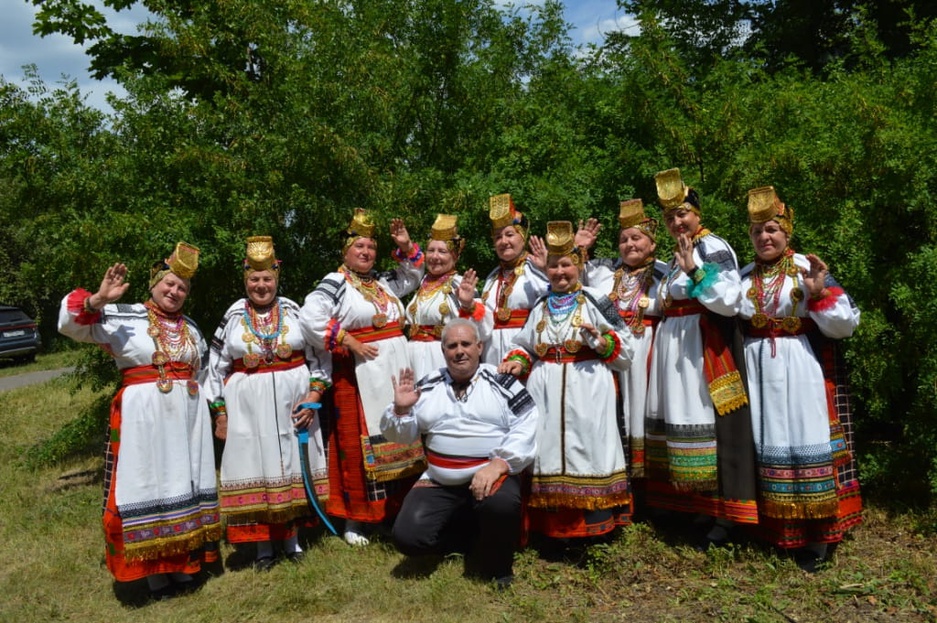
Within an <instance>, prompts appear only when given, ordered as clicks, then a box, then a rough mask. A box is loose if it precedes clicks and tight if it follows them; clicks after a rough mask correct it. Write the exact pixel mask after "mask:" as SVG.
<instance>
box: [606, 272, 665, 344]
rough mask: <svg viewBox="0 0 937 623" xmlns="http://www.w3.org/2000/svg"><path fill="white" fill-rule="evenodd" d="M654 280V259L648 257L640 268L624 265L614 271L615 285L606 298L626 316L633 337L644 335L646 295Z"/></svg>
mask: <svg viewBox="0 0 937 623" xmlns="http://www.w3.org/2000/svg"><path fill="white" fill-rule="evenodd" d="M653 280H654V258H653V257H650V258H648V260H647V261H646V262H645V263H644V264H643V265H641V266H638V267H637V268H629V267H628V266H626V265H625V264H622V265H621V267H620V268H619V269H618V270H616V271H615V283H614V285H613V286H612V292H611V294H609V295H608V298H609V299H611V300H612V301H614V302H615V303H616V304H617V305H618V309H619V310H620V311H624V312H629V313H628V314H627V318H628V321H627V324H628V327H629V328H630V329H631V332H632V333H633V334H634V335H642V334H643V333H644V329H645V327H644V312H645V311H646V310H647V308H648V305H650V304H651V299H650V298H648V296H647V294H648V292H649V291H650V287H651V282H652V281H653Z"/></svg>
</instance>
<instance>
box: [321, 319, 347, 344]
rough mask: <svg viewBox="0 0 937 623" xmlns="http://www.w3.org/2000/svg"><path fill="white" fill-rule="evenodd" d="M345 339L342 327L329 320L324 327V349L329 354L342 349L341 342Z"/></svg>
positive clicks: (336, 322)
mask: <svg viewBox="0 0 937 623" xmlns="http://www.w3.org/2000/svg"><path fill="white" fill-rule="evenodd" d="M344 339H345V330H344V329H342V325H341V324H340V323H339V322H338V320H335V319H334V318H333V319H332V320H329V324H327V325H326V327H325V348H326V349H327V350H328V351H329V352H330V353H331V352H335V351H336V350H338V349H340V348H341V347H342V341H343V340H344Z"/></svg>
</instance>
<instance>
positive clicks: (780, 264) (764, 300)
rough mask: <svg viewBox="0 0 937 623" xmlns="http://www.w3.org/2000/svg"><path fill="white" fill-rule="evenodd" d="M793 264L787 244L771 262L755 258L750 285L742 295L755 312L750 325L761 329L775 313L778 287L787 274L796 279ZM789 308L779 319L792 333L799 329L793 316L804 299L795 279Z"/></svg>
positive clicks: (796, 271) (792, 257)
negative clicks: (787, 313)
mask: <svg viewBox="0 0 937 623" xmlns="http://www.w3.org/2000/svg"><path fill="white" fill-rule="evenodd" d="M797 274H798V270H797V266H796V265H795V264H794V250H793V249H791V248H787V249H785V250H784V253H783V254H782V255H781V257H780V258H779V259H778V260H776V261H775V262H772V263H770V264H769V263H765V262H760V261H756V262H755V268H754V269H752V286H751V287H750V288H749V289H748V292H747V293H746V296H747V297H748V300H750V301H751V302H752V305H753V306H754V308H755V313H754V314H753V315H752V320H751V322H752V326H753V327H755V328H757V329H761V328H764V327H766V326H767V325H768V321H769V319H770V318H771V317H773V316H776V315H777V313H778V310H779V309H780V306H781V290H782V289H783V287H784V280H785V279H786V278H787V277H790V278H791V279H796V277H797ZM790 297H791V303H792V305H793V306H792V309H791V313H790V315H788V316H785V317H784V318H783V319H782V320H781V327H782V328H783V329H784V330H785V331H787V332H789V333H794V332H796V331H797V330H798V329H800V325H801V320H800V318H799V317H798V316H797V306H798V305H799V304H800V302H801V301H803V300H804V293H803V291H802V290H801V289H800V288H799V287H797V284H796V282H795V284H794V287H793V288H791V293H790Z"/></svg>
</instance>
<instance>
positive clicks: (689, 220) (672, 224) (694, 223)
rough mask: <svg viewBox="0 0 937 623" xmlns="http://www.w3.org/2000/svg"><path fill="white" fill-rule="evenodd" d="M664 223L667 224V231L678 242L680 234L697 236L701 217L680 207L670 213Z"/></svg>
mask: <svg viewBox="0 0 937 623" xmlns="http://www.w3.org/2000/svg"><path fill="white" fill-rule="evenodd" d="M684 205H686V204H684ZM664 221H665V222H666V223H667V231H669V232H670V235H671V236H673V237H674V239H675V240H676V239H678V238H680V234H686V235H687V236H692V235H693V234H695V233H696V232H697V230H699V224H700V216H699V214H697V213H696V212H694V211H693V210H688V209H686V208H684V207H680V208H677V209H676V210H672V211H670V212H668V213H667V214H666V216H665V218H664Z"/></svg>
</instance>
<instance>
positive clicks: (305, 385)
mask: <svg viewBox="0 0 937 623" xmlns="http://www.w3.org/2000/svg"><path fill="white" fill-rule="evenodd" d="M243 272H244V287H245V290H246V291H247V297H246V298H242V299H240V300H238V301H237V302H235V303H234V304H233V305H231V307H229V308H228V311H227V312H225V315H224V318H223V319H222V321H221V324H220V325H219V326H218V330H217V331H215V337H214V339H213V340H212V344H211V351H210V353H209V360H208V384H207V389H208V391H207V393H208V394H209V400H210V401H211V411H212V416H213V417H214V420H215V435H216V436H217V437H218V438H219V439H223V440H224V441H225V446H224V453H223V454H222V456H221V512H222V514H223V516H224V518H225V523H226V533H227V538H228V542H229V543H235V544H239V543H256V544H257V558H256V560H255V562H254V566H255V567H256V568H257V569H259V570H263V571H265V570H267V569H270V568H271V567H272V566H273V564H274V562H275V560H276V558H275V552H274V541H276V542H278V543H282V553H283V554H284V555H285V556H286V557H287V559H289V560H294V561H295V560H298V559H299V558H301V557H302V548H301V547H300V546H299V540H298V536H299V535H298V530H297V526H296V520H297V519H298V518H300V517H303V516H305V515H307V514H308V513H309V505H308V501H307V499H306V491H305V488H304V485H303V474H302V463H301V460H300V455H299V452H300V447H299V442H298V439H297V434H296V428H295V426H297V425H301V426H306V425H308V428H309V429H310V433H311V435H310V437H311V438H312V443H310V444H309V453H310V457H309V458H310V461H309V464H310V466H311V470H310V471H311V472H312V473H311V474H309V476H310V477H311V478H312V480H313V482H314V483H315V484H314V485H313V488H314V490H316V491H321V492H322V493H323V494H325V493H326V492H327V487H328V480H327V474H326V469H325V451H324V448H323V445H322V434H321V432H320V430H319V422H318V419H317V418H314V417H312V416H313V414H314V412H312V411H309V410H301V411H299V412H295V413H294V407H295V406H296V405H297V404H298V403H301V402H303V401H304V400H305V399H306V394H307V392H308V391H309V367H308V366H307V364H306V358H307V356H311V354H312V353H311V350H312V349H311V347H310V346H309V344H308V343H307V342H306V341H305V339H304V338H303V332H302V329H301V327H300V320H299V305H297V304H296V303H294V302H293V301H291V300H290V299H287V298H283V297H280V296H277V287H278V285H279V281H280V261H279V260H277V258H276V254H275V252H274V248H273V239H272V238H270V236H254V237H251V238H248V239H247V258H246V259H245V260H244V271H243Z"/></svg>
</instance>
